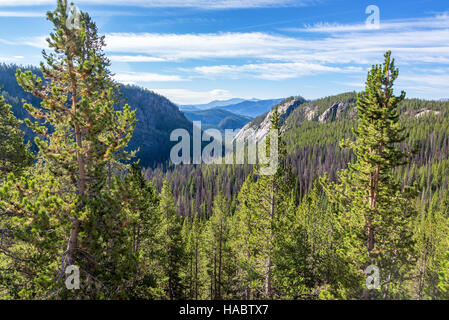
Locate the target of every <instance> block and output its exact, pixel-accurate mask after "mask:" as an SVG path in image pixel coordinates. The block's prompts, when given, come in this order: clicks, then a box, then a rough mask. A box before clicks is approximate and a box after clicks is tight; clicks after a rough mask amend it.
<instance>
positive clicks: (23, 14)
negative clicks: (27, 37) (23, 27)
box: [0, 11, 45, 18]
mask: <svg viewBox="0 0 449 320" xmlns="http://www.w3.org/2000/svg"><path fill="white" fill-rule="evenodd" d="M0 17H10V18H43V17H45V13H44V12H32V11H0Z"/></svg>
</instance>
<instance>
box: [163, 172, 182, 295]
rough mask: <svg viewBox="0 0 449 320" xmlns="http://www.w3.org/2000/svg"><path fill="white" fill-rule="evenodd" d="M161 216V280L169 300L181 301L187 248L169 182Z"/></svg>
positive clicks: (166, 183) (166, 186)
mask: <svg viewBox="0 0 449 320" xmlns="http://www.w3.org/2000/svg"><path fill="white" fill-rule="evenodd" d="M159 214H160V216H161V221H162V222H161V225H160V227H159V233H158V244H159V246H160V248H159V256H160V265H159V273H160V274H161V275H162V277H161V279H159V280H160V281H161V286H162V288H163V289H164V291H165V292H166V297H167V298H168V299H170V300H175V299H180V298H183V296H182V294H183V291H184V288H183V284H182V279H181V278H180V274H181V271H182V269H183V268H184V267H185V248H184V243H183V241H182V235H181V229H182V222H181V217H180V216H179V215H178V213H177V212H176V207H175V204H174V199H173V194H172V192H171V190H170V184H169V182H168V180H165V181H164V184H163V186H162V191H161V196H160V202H159Z"/></svg>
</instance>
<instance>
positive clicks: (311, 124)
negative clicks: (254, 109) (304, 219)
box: [146, 92, 449, 215]
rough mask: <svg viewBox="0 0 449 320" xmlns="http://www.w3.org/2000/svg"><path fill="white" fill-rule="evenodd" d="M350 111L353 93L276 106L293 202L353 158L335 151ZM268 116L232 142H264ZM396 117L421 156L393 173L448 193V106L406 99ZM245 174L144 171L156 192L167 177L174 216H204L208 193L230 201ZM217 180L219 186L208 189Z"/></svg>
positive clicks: (348, 129) (351, 122)
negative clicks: (220, 193) (253, 138)
mask: <svg viewBox="0 0 449 320" xmlns="http://www.w3.org/2000/svg"><path fill="white" fill-rule="evenodd" d="M355 106H356V93H355V92H348V93H344V94H340V95H336V96H330V97H325V98H322V99H317V100H313V101H307V102H305V101H304V100H303V99H302V98H298V97H296V98H289V99H286V100H285V101H284V102H282V103H280V104H279V110H280V113H281V124H282V129H281V130H282V131H283V133H284V140H285V142H286V145H287V150H288V163H289V164H291V165H292V169H293V172H294V174H295V177H296V179H297V181H296V189H295V192H296V193H297V196H298V198H301V197H302V196H303V195H304V194H305V193H306V192H307V191H309V190H310V189H311V188H312V186H313V183H314V181H316V179H317V178H318V177H319V176H322V175H324V173H327V174H328V176H329V177H330V178H331V180H335V179H336V173H337V171H338V170H341V169H343V168H346V167H347V163H348V162H351V161H353V160H354V159H353V155H352V153H351V152H350V151H349V150H347V149H342V148H340V146H339V144H340V141H341V140H343V139H344V138H348V137H352V129H353V128H354V127H355V126H356V120H355V116H356V110H355ZM271 114H272V112H270V113H268V114H265V115H263V116H260V117H257V118H255V119H253V120H252V121H251V122H249V123H248V124H247V125H245V127H244V128H242V130H241V131H240V132H239V133H238V135H237V136H236V139H241V138H243V137H245V139H246V138H248V134H249V133H251V132H252V133H253V134H255V135H257V137H258V138H263V137H264V135H266V133H267V128H268V125H267V124H268V123H269V121H270V119H271ZM401 115H402V116H401V122H402V123H404V124H405V126H406V128H407V132H408V133H409V138H408V139H407V141H406V142H405V144H407V145H408V146H409V147H408V148H409V149H412V148H413V147H420V151H419V152H418V153H417V154H416V155H415V156H414V158H413V159H412V162H411V163H410V164H409V165H408V166H407V167H404V168H402V169H401V170H400V171H398V172H397V175H398V178H400V179H401V180H403V181H404V183H407V184H413V183H415V182H416V183H418V184H419V188H420V190H428V191H426V192H430V191H432V192H438V190H443V189H444V188H447V185H448V182H449V181H448V179H449V161H448V160H447V159H448V158H449V102H441V101H428V100H420V99H406V100H405V101H403V102H402V104H401ZM249 128H252V129H253V131H251V130H249ZM429 165H430V166H431V169H429ZM428 170H430V172H432V171H435V170H436V171H435V172H438V173H432V174H431V177H432V178H431V179H430V178H429V173H428ZM229 172H231V173H229ZM250 172H251V168H250V166H247V165H245V166H231V165H227V166H210V165H208V166H207V165H203V166H200V167H196V166H182V168H181V167H179V168H176V167H175V168H172V169H171V170H169V172H166V173H164V172H163V171H162V170H160V169H155V170H147V172H146V174H147V177H148V178H149V179H150V180H152V181H154V182H155V183H156V185H157V186H162V180H163V178H164V177H165V176H169V177H171V178H170V179H171V180H170V181H171V183H172V187H173V191H174V194H175V198H176V201H177V202H178V203H180V206H179V208H178V210H179V211H178V212H179V213H180V214H182V215H193V214H194V213H195V212H203V213H204V214H208V212H210V211H211V210H212V203H213V199H214V192H213V190H216V189H217V188H218V189H220V190H225V192H226V194H227V196H228V197H229V198H230V199H234V200H235V197H236V195H237V194H238V192H239V190H240V187H241V186H242V184H243V182H244V180H245V178H246V177H247V175H248V174H249V173H250ZM229 175H230V176H229ZM187 177H188V178H187ZM217 179H219V180H220V181H223V182H222V185H221V186H220V187H216V186H214V187H212V185H214V184H215V181H217ZM428 179H430V181H428ZM210 190H212V191H210ZM192 198H193V199H195V201H194V206H193V207H192V206H191V203H190V200H189V199H192Z"/></svg>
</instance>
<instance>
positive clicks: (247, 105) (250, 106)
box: [179, 98, 284, 118]
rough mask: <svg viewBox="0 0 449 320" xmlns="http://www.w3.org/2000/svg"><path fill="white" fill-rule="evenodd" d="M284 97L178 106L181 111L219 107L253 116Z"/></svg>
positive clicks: (266, 110) (263, 111)
mask: <svg viewBox="0 0 449 320" xmlns="http://www.w3.org/2000/svg"><path fill="white" fill-rule="evenodd" d="M283 100H284V99H268V100H259V99H255V98H254V99H251V100H245V99H240V98H234V99H230V100H223V101H220V100H216V101H212V102H210V103H207V104H198V105H184V106H179V109H180V110H181V111H200V110H209V109H217V108H218V109H221V110H226V111H229V112H232V113H235V114H237V115H241V116H246V117H251V118H255V117H257V116H260V115H262V114H264V113H267V112H268V111H270V110H271V109H272V108H273V107H274V106H275V105H277V104H278V103H280V102H281V101H283Z"/></svg>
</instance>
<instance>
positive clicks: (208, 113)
mask: <svg viewBox="0 0 449 320" xmlns="http://www.w3.org/2000/svg"><path fill="white" fill-rule="evenodd" d="M184 114H185V115H186V117H187V118H188V119H189V120H190V121H201V126H202V128H203V129H210V128H214V129H219V130H225V129H233V130H234V129H240V128H242V127H243V126H244V125H245V124H246V123H248V122H249V121H251V118H250V117H247V116H241V115H238V114H235V113H232V112H229V111H227V110H223V109H208V110H199V111H184Z"/></svg>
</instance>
